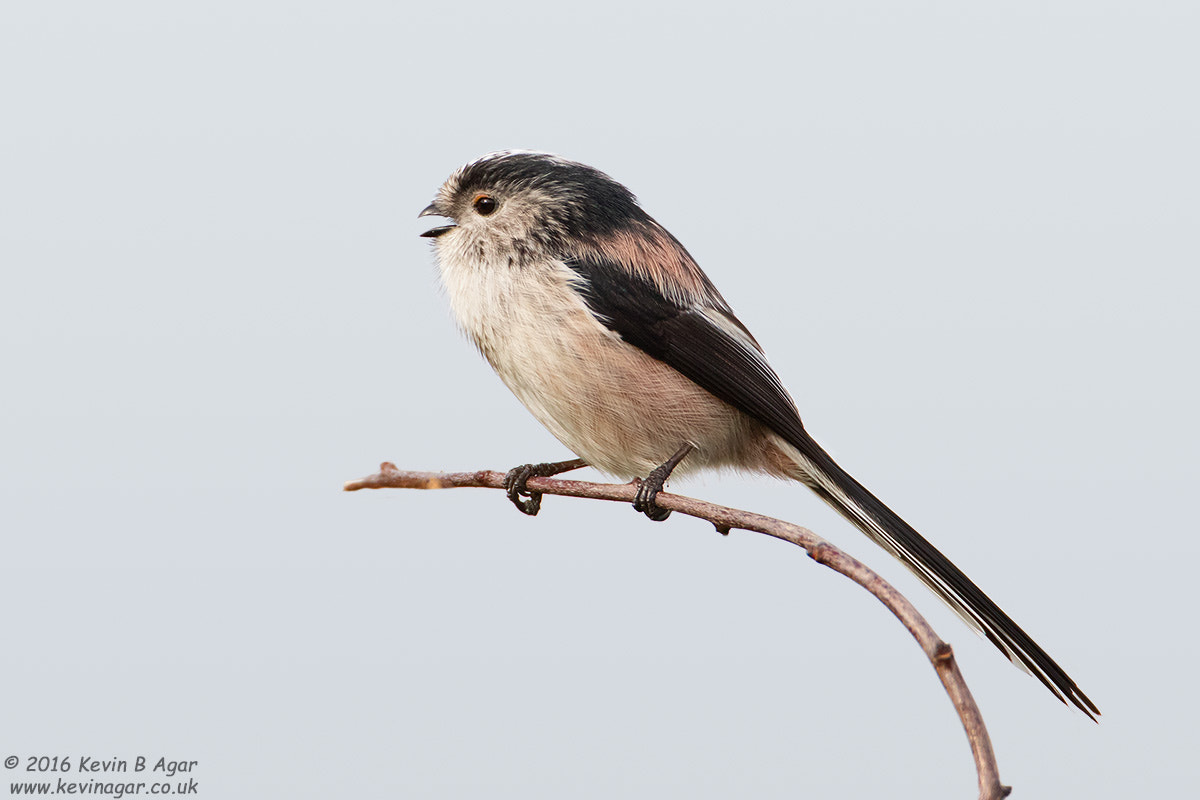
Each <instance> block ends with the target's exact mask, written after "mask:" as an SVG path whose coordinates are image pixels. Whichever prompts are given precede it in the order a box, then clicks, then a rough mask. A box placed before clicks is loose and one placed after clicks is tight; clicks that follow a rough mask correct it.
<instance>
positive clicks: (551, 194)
mask: <svg viewBox="0 0 1200 800" xmlns="http://www.w3.org/2000/svg"><path fill="white" fill-rule="evenodd" d="M419 216H421V217H424V216H438V217H444V218H446V219H448V220H450V224H447V225H439V226H437V227H434V228H431V229H430V230H428V231H426V232H424V233H422V234H420V235H421V236H424V237H427V238H429V239H431V240H432V244H433V250H434V253H435V258H436V261H437V264H438V267H439V270H440V273H441V282H442V284H443V287H444V289H445V293H446V296H447V298H448V300H449V303H450V307H451V310H452V312H453V314H454V316H455V318H456V319H457V322H458V324H459V326H460V327H461V328H462V330H463V331H464V332H465V333H466V335H467V337H468V338H469V339H470V340H471V341H472V342H473V343H474V344H475V346H476V347H477V348H478V349H479V351H480V353H481V354H482V355H483V357H484V358H485V359H486V360H487V361H488V362H489V363H490V364H491V366H492V367H493V369H494V370H495V371H496V373H497V374H498V375H499V377H500V379H501V380H502V381H503V382H504V383H505V384H506V385H507V386H508V388H509V389H510V390H511V391H512V392H513V394H515V395H516V396H517V398H518V399H519V400H520V401H521V403H523V404H524V406H525V407H526V408H527V409H528V410H529V411H530V413H532V415H533V416H534V417H535V418H536V419H537V420H538V421H539V422H540V423H541V424H542V425H544V426H545V427H546V428H547V429H548V430H549V431H550V433H551V434H553V435H554V436H555V437H556V438H557V439H558V440H559V441H560V442H562V443H563V444H564V445H565V446H566V447H567V448H568V449H569V450H571V451H572V452H573V453H575V454H576V455H577V456H578V458H576V459H572V460H568V461H561V462H553V463H538V464H523V465H521V466H519V467H514V468H513V469H512V470H510V471H509V472H508V473H507V475H506V477H505V487H506V489H507V493H508V497H509V499H510V500H512V502H513V503H514V504H515V505H516V506H517V508H518V509H520V510H521V511H523V512H524V513H527V514H536V513H537V511H538V508H539V506H540V500H541V497H540V495H538V494H537V493H535V492H531V491H529V490H528V488H527V487H526V485H525V482H526V481H527V480H528V479H529V478H530V477H533V476H543V477H544V476H550V475H555V474H558V473H560V472H565V471H568V470H571V469H575V468H578V467H582V466H591V467H593V468H596V469H598V470H600V471H601V472H604V473H607V474H610V475H613V476H616V477H619V478H622V479H626V480H629V479H640V482H639V486H638V490H637V493H636V497H635V501H634V508H635V509H636V510H637V511H639V512H641V513H644V514H645V515H646V516H647V517H649V518H650V519H652V520H655V521H662V520H664V519H666V517H667V516H668V515H669V514H670V512H669V511H668V510H666V509H663V508H661V507H660V506H658V505H657V504H656V503H655V498H656V497H657V495H658V493H659V492H660V491H661V490H662V489H663V487H664V485H665V483H666V480H667V479H668V478H669V477H671V476H672V475H683V474H686V473H691V472H696V471H699V470H704V469H714V468H725V467H728V468H735V469H739V470H742V471H746V472H751V473H762V474H766V475H771V476H775V477H780V478H785V479H790V480H794V481H798V482H800V483H802V484H804V485H805V486H807V487H808V488H809V489H811V490H812V491H813V492H815V493H816V494H817V496H819V497H820V498H821V499H822V500H823V501H825V502H826V503H828V504H829V505H830V506H832V507H833V508H834V510H836V511H837V512H838V513H839V514H841V515H842V516H843V517H845V518H846V519H847V520H848V521H849V522H851V523H852V524H853V525H854V526H855V527H857V528H858V529H859V530H861V531H862V532H863V533H865V534H866V535H867V536H868V537H869V538H870V539H871V540H872V541H874V542H875V543H876V544H878V545H880V546H882V547H883V548H884V549H885V550H886V551H888V552H889V553H891V554H892V555H893V556H895V557H896V558H897V559H899V560H900V562H901V563H903V564H904V566H906V567H907V568H908V569H909V570H911V571H912V572H913V573H914V574H915V575H916V576H917V577H918V578H919V579H920V580H921V581H922V582H923V583H924V584H925V585H926V586H928V587H929V588H930V589H931V590H932V591H933V593H934V594H935V595H937V596H938V597H940V598H941V599H942V600H943V601H944V602H945V603H946V604H947V605H949V606H950V608H951V609H953V610H954V611H955V612H956V613H957V614H958V615H959V616H960V617H962V619H963V620H964V621H966V622H967V624H968V625H970V626H971V627H972V628H974V629H975V630H976V631H977V632H979V633H981V634H982V635H983V636H985V637H986V638H987V639H988V640H990V641H991V642H992V643H993V644H994V645H995V646H996V647H997V648H999V650H1000V651H1001V652H1002V653H1003V654H1004V655H1005V656H1007V657H1008V659H1009V660H1010V661H1012V662H1013V663H1014V664H1016V665H1017V666H1018V667H1021V668H1022V669H1024V670H1025V671H1027V672H1030V673H1032V674H1033V675H1034V676H1035V677H1036V678H1038V680H1040V681H1041V682H1042V683H1043V684H1044V685H1045V686H1046V687H1047V688H1048V689H1049V690H1050V691H1051V692H1052V693H1053V694H1054V696H1055V697H1057V698H1058V699H1059V700H1060V701H1062V702H1064V703H1066V702H1070V703H1071V704H1073V705H1074V706H1075V707H1077V708H1078V709H1080V710H1081V711H1082V712H1083V713H1084V714H1086V715H1087V716H1088V717H1089V718H1091V719H1093V720H1095V719H1096V716H1097V715H1099V714H1100V710H1099V709H1098V708H1097V707H1096V705H1095V704H1094V703H1093V702H1092V701H1091V700H1090V699H1088V697H1087V696H1086V695H1085V694H1084V693H1083V692H1082V691H1081V690H1080V689H1079V687H1078V686H1077V685H1076V683H1075V681H1074V680H1072V679H1071V677H1070V676H1068V675H1067V673H1066V672H1065V671H1064V670H1063V669H1062V668H1061V667H1060V666H1059V665H1058V664H1057V663H1056V662H1055V661H1054V660H1053V659H1052V658H1051V657H1050V656H1049V655H1048V654H1047V653H1046V651H1045V650H1043V649H1042V648H1041V647H1040V646H1039V645H1038V644H1037V643H1036V642H1034V640H1033V639H1032V638H1031V637H1030V636H1029V635H1028V634H1026V633H1025V631H1023V630H1022V629H1021V628H1020V627H1019V626H1018V625H1017V624H1016V623H1015V622H1014V621H1013V620H1012V619H1011V618H1010V617H1009V616H1008V615H1007V614H1006V613H1004V611H1002V610H1001V609H1000V608H999V606H997V605H996V604H995V603H994V602H993V601H992V600H991V599H990V598H989V597H988V596H987V595H986V594H984V593H983V591H982V590H981V589H980V588H979V587H978V586H976V585H975V583H973V582H972V581H971V580H970V578H968V577H967V576H966V575H965V574H964V573H963V572H962V570H960V569H959V568H958V567H956V566H955V565H954V564H953V563H952V562H951V561H950V560H949V559H948V558H946V556H944V555H943V554H942V553H941V552H940V551H938V550H937V548H935V547H934V546H933V545H932V544H930V543H929V541H928V540H926V539H925V538H924V537H923V536H922V535H921V534H920V533H918V532H917V531H916V530H915V529H914V528H913V527H912V526H910V525H909V524H908V523H906V522H905V521H904V520H903V519H901V518H900V516H899V515H897V514H896V513H895V512H894V511H892V510H891V509H890V508H888V506H886V505H884V503H883V502H882V501H880V500H879V499H878V498H876V497H875V496H874V495H873V494H871V492H869V491H868V490H867V489H866V488H865V487H864V486H863V485H862V484H860V483H859V482H858V481H856V480H855V479H854V478H853V477H851V476H850V474H849V473H847V472H846V471H845V470H843V469H842V468H841V467H840V466H839V465H838V464H837V463H836V462H835V461H834V460H833V458H832V457H831V456H830V455H829V454H828V453H827V452H826V451H825V450H824V449H823V448H822V447H821V446H820V445H818V444H817V442H816V441H814V440H813V438H812V437H811V436H810V435H809V434H808V432H807V431H806V429H805V427H804V425H803V423H802V422H801V418H800V413H799V411H798V410H797V408H796V404H795V403H794V402H793V400H792V398H791V396H790V395H789V394H788V392H787V390H786V389H785V388H784V386H783V383H782V381H781V380H780V378H779V376H778V375H777V374H776V372H775V370H774V369H772V367H771V366H770V364H769V363H768V362H767V359H766V355H765V354H764V352H763V348H762V347H761V346H760V345H759V343H758V342H757V341H756V340H755V338H754V336H753V335H751V333H750V331H749V330H748V329H747V327H746V326H745V325H744V324H742V322H741V321H740V320H739V319H738V318H737V316H736V315H735V314H734V312H733V309H732V308H731V307H730V306H729V304H728V303H727V302H726V301H725V299H724V298H723V297H722V296H721V294H720V292H718V291H717V288H716V286H714V285H713V283H712V281H711V280H710V279H709V278H708V276H707V275H706V274H705V273H704V272H703V271H702V270H701V269H700V267H699V265H698V264H697V263H696V261H695V259H693V258H692V256H691V255H690V254H689V253H688V251H687V249H686V248H685V247H684V246H683V245H682V244H681V243H680V242H679V240H678V239H676V238H675V237H674V236H672V235H671V234H670V233H669V232H668V231H667V230H666V228H664V227H663V226H662V225H660V224H659V223H658V222H657V221H655V219H654V218H652V217H651V216H650V215H649V214H648V213H647V212H646V211H645V210H643V208H642V206H641V205H640V203H639V202H638V200H637V199H636V197H635V196H634V194H633V193H632V192H631V191H630V190H629V189H628V188H626V187H625V186H624V185H623V184H621V183H619V182H617V181H616V180H614V179H613V178H611V177H609V176H608V175H607V174H606V173H604V172H601V171H600V170H598V169H596V168H594V167H591V166H588V165H585V164H582V163H579V162H575V161H571V160H568V159H566V158H563V157H561V156H558V155H555V154H551V153H544V152H538V151H532V150H502V151H497V152H493V153H488V154H486V155H484V156H481V157H480V158H477V159H475V160H474V161H471V162H469V163H467V164H464V165H463V166H462V167H460V168H458V169H457V170H456V171H455V172H453V173H452V174H451V175H450V177H449V178H447V179H446V181H445V182H444V183H443V184H442V185H441V187H440V188H439V189H438V190H437V193H436V195H435V196H434V199H433V201H432V202H431V203H430V204H429V205H428V206H426V207H425V208H424V209H423V210H422V211H421V212H420V214H419Z"/></svg>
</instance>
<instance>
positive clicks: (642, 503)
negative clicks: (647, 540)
mask: <svg viewBox="0 0 1200 800" xmlns="http://www.w3.org/2000/svg"><path fill="white" fill-rule="evenodd" d="M661 470H662V467H656V468H655V469H654V470H653V471H651V473H650V474H649V475H647V476H646V479H645V480H638V489H637V494H635V495H634V496H633V510H634V511H637V512H638V513H640V514H645V515H646V516H647V517H649V518H650V519H651V520H653V521H655V522H662V521H663V520H664V519H666V518H667V517H669V516H671V510H670V509H667V508H663V507H662V506H660V505H658V504H657V503H655V502H654V498H656V497H658V493H659V492H661V491H662V489H663V486H664V485H666V482H667V473H666V472H663V471H661Z"/></svg>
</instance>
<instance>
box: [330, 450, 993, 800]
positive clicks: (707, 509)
mask: <svg viewBox="0 0 1200 800" xmlns="http://www.w3.org/2000/svg"><path fill="white" fill-rule="evenodd" d="M466 487H477V488H487V489H503V488H504V473H503V472H493V471H491V470H479V471H476V472H409V471H403V470H399V469H397V468H396V465H395V464H391V463H388V462H384V463H383V464H381V465H380V467H379V472H378V473H376V474H374V475H369V476H367V477H365V478H361V479H359V480H356V481H348V482H347V483H346V484H345V486H344V487H343V488H344V489H345V490H346V491H347V492H353V491H357V490H359V489H457V488H466ZM527 487H528V488H529V489H530V490H533V491H537V492H541V493H542V494H553V495H561V496H565V497H585V498H591V499H594V500H615V501H618V502H633V497H634V494H635V493H636V492H637V486H636V484H633V483H625V484H601V483H591V482H588V481H568V480H561V479H558V478H530V479H529V481H528V483H527ZM654 502H655V503H657V504H658V505H659V506H661V507H663V508H666V509H670V510H671V511H678V512H680V513H681V514H687V515H688V516H692V517H697V518H699V519H704V520H708V521H709V522H711V523H712V524H713V525H714V526H716V529H717V530H718V531H720V532H721V533H728V532H729V531H730V530H732V529H734V528H738V529H741V530H748V531H755V532H757V533H765V534H766V535H768V536H774V537H775V538H776V539H782V540H784V541H785V542H791V543H792V544H794V545H798V546H799V547H802V548H804V550H805V551H806V552H807V553H808V555H809V556H810V557H811V558H812V559H813V560H814V561H816V562H817V563H819V564H824V565H825V566H827V567H829V568H830V569H832V570H834V571H835V572H840V573H841V574H843V575H845V576H846V577H848V578H850V580H852V581H854V582H855V583H857V584H859V585H860V586H862V587H863V588H865V589H866V590H867V591H869V592H870V593H871V594H873V595H875V597H877V598H878V599H879V601H880V602H881V603H883V604H884V605H885V606H887V608H888V610H889V611H891V612H892V613H893V614H895V615H896V617H897V618H898V619H899V620H900V622H902V623H903V624H904V627H905V628H907V629H908V632H909V633H911V634H912V636H913V638H914V639H916V640H917V643H918V644H919V645H920V646H921V649H922V650H924V651H925V656H926V657H927V658H928V659H929V661H930V663H932V664H933V666H934V669H935V670H937V674H938V678H940V679H941V681H942V685H943V686H944V687H945V688H946V694H948V695H949V696H950V702H952V703H953V704H954V709H955V711H957V712H958V716H959V719H961V720H962V724H963V729H964V730H965V731H966V733H967V740H968V742H970V745H971V753H972V755H973V756H974V758H975V770H976V772H977V773H978V775H979V797H980V800H1000V798H1003V797H1007V796H1008V793H1009V792H1010V791H1012V789H1011V788H1010V787H1008V786H1004V785H1003V784H1001V783H1000V772H999V769H998V768H997V766H996V754H995V753H994V752H993V751H992V741H991V739H990V738H989V737H988V733H987V728H986V727H985V726H984V724H983V717H982V716H981V715H980V713H979V707H978V706H977V705H976V704H975V699H974V698H973V697H972V696H971V691H970V689H968V688H967V684H966V681H965V680H964V679H963V676H962V673H961V672H960V671H959V669H958V664H957V662H956V661H955V659H954V652H953V651H952V650H951V649H950V645H948V644H946V643H945V642H943V641H942V640H941V638H940V637H938V635H937V634H936V633H935V632H934V630H933V628H931V627H930V626H929V623H928V622H926V621H925V618H924V617H922V616H921V615H920V613H918V612H917V610H916V609H915V608H914V607H913V605H912V603H910V602H909V601H908V599H907V598H905V597H904V596H903V595H902V594H900V592H898V591H897V590H896V589H895V588H894V587H893V586H892V585H891V584H889V583H888V582H887V581H885V580H884V579H883V578H882V577H880V576H879V575H877V574H876V573H875V572H874V571H872V570H871V569H870V568H869V567H867V566H866V565H865V564H863V563H862V562H861V561H858V560H857V559H855V558H853V557H852V556H849V555H847V554H846V553H844V552H842V551H841V550H839V549H838V548H837V547H834V546H833V545H832V544H830V543H829V542H827V541H825V540H824V539H822V538H821V537H820V536H817V535H816V534H815V533H813V532H812V531H810V530H808V529H807V528H802V527H800V526H799V525H793V524H792V523H790V522H784V521H783V520H779V519H775V518H773V517H767V516H763V515H762V514H755V513H753V512H750V511H739V510H737V509H733V508H727V507H725V506H719V505H715V504H713V503H707V502H705V501H703V500H696V499H695V498H691V497H684V496H682V495H676V494H668V493H666V492H662V493H659V494H658V496H657V497H655V499H654Z"/></svg>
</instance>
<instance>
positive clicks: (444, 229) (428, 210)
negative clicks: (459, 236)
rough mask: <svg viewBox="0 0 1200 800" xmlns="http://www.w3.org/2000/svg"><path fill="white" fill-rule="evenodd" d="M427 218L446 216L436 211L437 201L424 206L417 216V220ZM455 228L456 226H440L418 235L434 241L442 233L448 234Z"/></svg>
mask: <svg viewBox="0 0 1200 800" xmlns="http://www.w3.org/2000/svg"><path fill="white" fill-rule="evenodd" d="M429 216H434V217H444V216H446V215H445V214H443V213H442V212H441V211H439V210H438V207H437V201H436V200H434V201H433V202H432V203H430V204H429V205H427V206H425V208H423V209H421V213H420V214H417V217H418V218H420V217H429ZM455 227H457V226H455V225H442V226H440V227H437V228H430V229H429V230H427V231H425V232H424V233H422V234H420V235H421V236H424V237H426V238H428V239H436V238H437V237H439V236H441V235H442V234H443V233H448V232H449V231H452V230H454V228H455Z"/></svg>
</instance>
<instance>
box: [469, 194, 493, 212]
mask: <svg viewBox="0 0 1200 800" xmlns="http://www.w3.org/2000/svg"><path fill="white" fill-rule="evenodd" d="M471 205H472V206H473V207H474V208H475V213H477V214H478V215H479V216H481V217H487V216H491V214H492V212H493V211H495V210H496V207H497V206H499V205H500V204H499V203H497V202H496V201H495V200H494V199H493V198H491V197H488V196H487V195H486V194H481V195H479V196H478V197H476V198H475V202H473V203H471Z"/></svg>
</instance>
